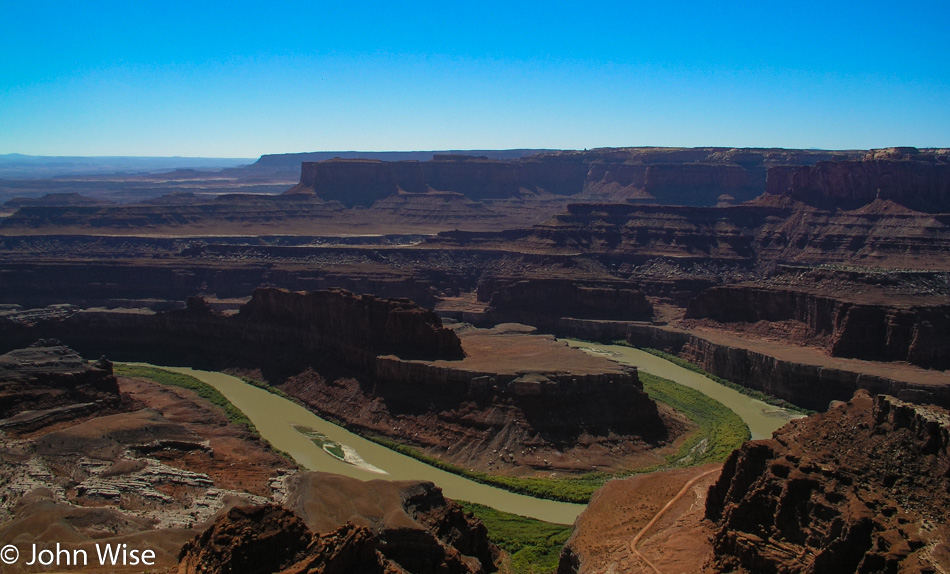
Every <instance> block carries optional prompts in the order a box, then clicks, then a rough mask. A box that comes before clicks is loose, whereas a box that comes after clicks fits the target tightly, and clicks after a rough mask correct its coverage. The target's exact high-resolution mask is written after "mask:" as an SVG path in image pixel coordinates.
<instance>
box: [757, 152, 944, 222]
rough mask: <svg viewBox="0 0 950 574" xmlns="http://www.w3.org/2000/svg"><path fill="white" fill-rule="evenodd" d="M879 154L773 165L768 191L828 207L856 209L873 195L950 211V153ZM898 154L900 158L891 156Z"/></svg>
mask: <svg viewBox="0 0 950 574" xmlns="http://www.w3.org/2000/svg"><path fill="white" fill-rule="evenodd" d="M909 150H913V151H912V152H911V153H906V154H894V153H890V154H889V153H875V151H877V152H880V151H881V150H872V151H871V152H869V154H868V155H867V156H866V158H865V159H864V160H862V161H835V162H819V163H818V164H817V165H814V166H795V167H793V166H784V167H783V166H777V167H772V168H770V169H769V173H768V181H767V184H766V191H767V192H768V193H770V194H773V195H787V196H790V197H792V198H794V199H796V200H798V201H802V202H805V203H808V204H812V205H818V206H822V207H827V206H831V205H835V206H841V207H845V208H851V209H853V208H855V207H858V206H860V205H864V204H867V203H870V202H871V201H873V200H874V199H875V198H880V199H884V200H892V201H894V202H896V203H898V204H901V205H904V206H906V207H908V208H911V209H914V210H916V211H922V212H929V213H947V212H950V156H948V155H947V154H946V153H944V154H943V155H940V154H924V153H919V152H918V151H917V150H914V149H913V148H907V149H906V150H904V151H909ZM894 155H897V156H898V157H900V159H891V158H893V157H894ZM882 158H886V159H882Z"/></svg>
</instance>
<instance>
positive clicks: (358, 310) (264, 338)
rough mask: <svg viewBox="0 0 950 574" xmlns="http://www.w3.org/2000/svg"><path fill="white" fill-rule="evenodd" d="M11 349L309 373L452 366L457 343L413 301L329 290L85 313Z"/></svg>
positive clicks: (35, 331)
mask: <svg viewBox="0 0 950 574" xmlns="http://www.w3.org/2000/svg"><path fill="white" fill-rule="evenodd" d="M6 331H9V332H10V333H12V336H11V337H10V338H11V339H13V338H15V339H16V340H4V341H3V343H4V344H5V345H8V346H9V345H14V344H17V343H19V342H21V340H22V339H29V338H34V339H35V338H36V337H39V336H54V337H57V338H60V339H62V340H64V341H67V342H69V343H70V344H72V345H74V346H75V347H76V348H77V349H79V350H81V351H83V352H85V350H86V349H91V350H93V349H100V350H99V351H95V352H100V353H102V352H106V353H108V354H109V355H110V356H116V357H121V358H125V359H129V360H131V359H137V360H149V361H159V362H161V361H171V362H172V363H173V364H176V363H181V362H182V361H199V362H200V363H199V364H202V365H208V364H209V363H212V364H213V363H215V362H218V363H222V364H226V365H235V364H241V363H246V364H252V365H254V366H255V367H259V366H261V365H274V364H281V363H284V362H286V364H287V367H288V368H293V367H297V368H303V365H308V364H312V363H313V361H318V360H321V359H326V358H327V357H332V359H333V361H335V362H337V363H340V364H343V365H348V366H350V367H353V368H358V369H363V370H370V371H371V370H372V368H373V367H374V361H375V359H376V356H377V355H380V354H399V355H401V356H404V357H406V358H441V359H453V358H460V357H461V356H462V347H461V343H460V341H459V339H458V337H457V336H456V335H455V333H453V332H452V331H450V330H448V329H445V328H443V327H442V323H441V320H440V319H439V317H438V316H437V315H436V314H435V313H433V312H431V311H427V310H425V309H422V308H421V307H419V306H417V305H415V304H414V303H412V302H410V301H409V300H408V299H378V298H376V297H374V296H372V295H354V294H353V293H350V292H348V291H344V290H340V289H331V290H327V291H315V292H312V293H294V292H289V291H285V290H280V289H275V288H262V289H257V290H256V291H255V292H254V295H253V296H252V297H251V300H250V301H249V302H248V303H247V304H245V305H244V306H243V307H242V308H241V310H240V312H238V313H237V314H234V315H226V314H221V313H216V312H214V311H212V310H211V308H210V307H209V306H208V305H207V303H206V302H205V301H204V300H203V299H200V298H190V299H189V301H188V307H187V308H186V309H183V310H177V311H168V312H161V313H151V312H146V311H137V310H121V311H106V310H87V311H83V312H79V313H75V314H71V315H69V316H68V317H66V318H65V319H61V320H60V319H52V320H45V321H38V322H37V323H36V324H35V325H32V326H29V327H21V328H19V329H16V330H13V329H8V330H6Z"/></svg>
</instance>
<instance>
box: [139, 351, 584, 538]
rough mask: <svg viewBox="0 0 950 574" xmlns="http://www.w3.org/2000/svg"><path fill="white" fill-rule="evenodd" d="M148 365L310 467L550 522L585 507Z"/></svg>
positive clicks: (276, 400)
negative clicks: (431, 490) (434, 462)
mask: <svg viewBox="0 0 950 574" xmlns="http://www.w3.org/2000/svg"><path fill="white" fill-rule="evenodd" d="M143 366H146V365H144V364H143ZM147 366H154V367H155V368H159V369H165V370H167V371H171V372H175V373H182V374H186V375H190V376H192V377H195V378H196V379H198V380H200V381H202V382H204V383H207V384H209V385H211V386H212V387H214V388H215V389H217V390H218V392H220V393H221V394H222V395H224V396H225V398H227V399H228V400H229V401H231V403H232V404H233V405H234V406H235V407H237V408H238V409H240V410H241V411H243V412H244V414H245V415H247V418H248V419H250V421H251V422H252V423H253V424H254V426H255V427H257V430H258V432H260V434H261V436H262V437H264V438H265V439H267V440H268V441H269V442H270V443H271V444H272V445H273V446H274V448H277V449H279V450H282V451H284V452H286V453H288V454H289V455H290V456H292V457H293V458H294V460H296V461H297V464H299V465H300V466H302V467H304V468H306V469H309V470H319V471H323V472H333V473H336V474H343V475H346V476H350V477H353V478H358V479H361V480H373V479H380V478H383V479H387V480H428V481H432V482H434V483H435V484H437V485H438V486H439V487H441V488H442V492H443V493H445V496H447V497H449V498H454V499H458V500H467V501H470V502H475V503H478V504H482V505H485V506H491V507H493V508H497V509H499V510H504V511H505V512H511V513H513V514H520V515H522V516H529V517H531V518H537V519H539V520H544V521H545V522H552V523H555V524H572V523H573V522H574V519H575V518H577V515H578V514H580V513H581V511H582V510H584V508H585V505H583V504H570V503H567V502H555V501H552V500H542V499H539V498H532V497H530V496H525V495H522V494H515V493H513V492H508V491H506V490H502V489H500V488H496V487H493V486H488V485H485V484H480V483H477V482H474V481H472V480H469V479H467V478H463V477H461V476H458V475H455V474H452V473H449V472H446V471H443V470H439V469H437V468H435V467H432V466H429V465H428V464H425V463H423V462H420V461H418V460H415V459H413V458H411V457H408V456H405V455H402V454H399V453H397V452H395V451H393V450H390V449H388V448H386V447H384V446H381V445H378V444H376V443H374V442H371V441H369V440H366V439H364V438H362V437H360V436H358V435H355V434H353V433H351V432H349V431H348V430H346V429H344V428H342V427H340V426H337V425H335V424H333V423H330V422H327V421H325V420H323V419H321V418H320V417H318V416H317V415H315V414H314V413H312V412H310V411H308V410H307V409H305V408H304V407H302V406H300V405H298V404H297V403H294V402H292V401H289V400H287V399H285V398H282V397H280V396H278V395H275V394H273V393H269V392H267V391H266V390H264V389H260V388H257V387H255V386H253V385H249V384H248V383H245V382H244V381H242V380H241V379H239V378H237V377H232V376H231V375H226V374H224V373H217V372H210V371H199V370H195V369H190V368H186V367H158V366H155V365H147ZM295 426H296V427H306V428H307V429H308V431H310V432H309V433H303V432H300V431H299V430H297V429H296V428H294V427H295ZM312 432H317V433H320V434H321V435H323V436H325V437H328V439H330V440H332V441H333V442H334V443H338V444H339V445H345V447H348V448H349V449H352V451H354V452H355V453H358V455H359V458H360V459H361V460H362V461H365V462H366V463H367V464H366V465H357V464H350V463H347V462H344V461H343V460H340V459H339V458H337V457H335V456H331V455H330V454H328V453H327V452H325V451H324V448H323V447H322V446H321V445H319V444H316V443H314V441H313V440H312V437H311V436H308V434H312ZM380 471H382V472H385V475H384V474H380Z"/></svg>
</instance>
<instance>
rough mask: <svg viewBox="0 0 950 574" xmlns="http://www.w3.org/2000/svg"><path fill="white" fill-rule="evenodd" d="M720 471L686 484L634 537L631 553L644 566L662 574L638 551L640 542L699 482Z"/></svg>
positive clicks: (716, 469)
mask: <svg viewBox="0 0 950 574" xmlns="http://www.w3.org/2000/svg"><path fill="white" fill-rule="evenodd" d="M720 471H721V469H719V468H714V469H713V470H707V471H706V472H704V473H702V474H699V475H696V476H694V477H693V478H691V479H689V480H688V481H687V482H686V484H684V485H683V488H681V489H680V491H679V492H677V493H676V495H675V496H673V498H671V499H670V500H669V501H668V502H667V503H666V505H665V506H664V507H663V508H661V509H660V511H659V512H657V513H656V515H654V516H653V518H651V519H650V522H647V523H646V526H644V527H643V528H641V529H640V532H637V535H636V536H634V537H633V540H631V541H630V552H632V553H633V555H634V556H635V557H637V558H638V559H639V560H641V561H643V563H644V564H646V565H647V566H649V567H650V568H651V569H652V570H653V571H654V572H656V574H661V573H660V570H659V569H658V568H657V567H656V566H655V565H654V564H653V563H652V562H650V560H648V559H647V557H646V556H644V555H643V554H640V551H639V550H637V545H638V544H639V543H640V540H641V539H642V538H643V537H644V535H646V533H647V532H649V530H650V529H651V528H653V526H654V525H655V524H656V523H657V522H658V521H659V520H660V518H662V517H663V515H664V514H665V513H666V511H667V510H669V509H670V508H672V507H673V505H674V504H676V503H677V502H679V500H680V499H681V498H683V496H685V495H686V493H687V492H689V491H690V489H692V488H693V486H694V485H695V484H696V483H697V482H699V481H700V480H702V479H703V478H705V477H707V476H709V475H710V474H714V473H717V472H720Z"/></svg>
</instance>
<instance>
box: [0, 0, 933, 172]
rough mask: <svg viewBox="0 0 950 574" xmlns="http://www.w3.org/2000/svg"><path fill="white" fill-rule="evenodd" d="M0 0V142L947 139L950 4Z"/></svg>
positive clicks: (457, 144)
mask: <svg viewBox="0 0 950 574" xmlns="http://www.w3.org/2000/svg"><path fill="white" fill-rule="evenodd" d="M834 4H835V3H831V2H828V3H826V2H797V3H793V2H781V3H778V2H761V1H758V2H710V1H708V0H707V1H704V2H697V3H688V2H683V3H663V2H656V1H651V2H648V3H647V2H644V3H639V2H610V1H607V2H597V3H593V4H591V3H580V2H577V3H566V2H565V3H562V2H538V3H532V4H521V3H517V2H510V1H509V2H484V1H483V2H471V3H462V2H446V1H442V2H433V3H426V2H411V3H410V2H398V1H389V2H380V3H374V2H351V3H344V2H333V3H323V2H261V1H260V0H258V1H256V2H205V1H202V0H190V1H188V2H176V1H162V2H137V1H129V0H124V1H122V2H95V1H90V2H61V3H57V2H42V1H40V2H26V1H23V2H20V1H12V0H0V30H2V32H0V153H12V152H19V153H26V154H34V155H163V156H165V155H182V156H215V157H256V156H258V155H260V154H263V153H282V152H294V151H316V150H349V149H356V150H413V149H479V148H480V149H486V148H487V149H501V148H517V147H546V148H571V149H577V148H585V147H601V146H630V145H669V146H700V145H722V146H777V147H819V148H869V147H882V146H890V145H916V146H919V147H927V146H944V147H946V146H950V2H947V0H941V1H937V2H930V1H919V2H914V3H904V2H894V1H890V2H873V1H865V2H860V3H858V2H855V3H844V4H843V5H834Z"/></svg>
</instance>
